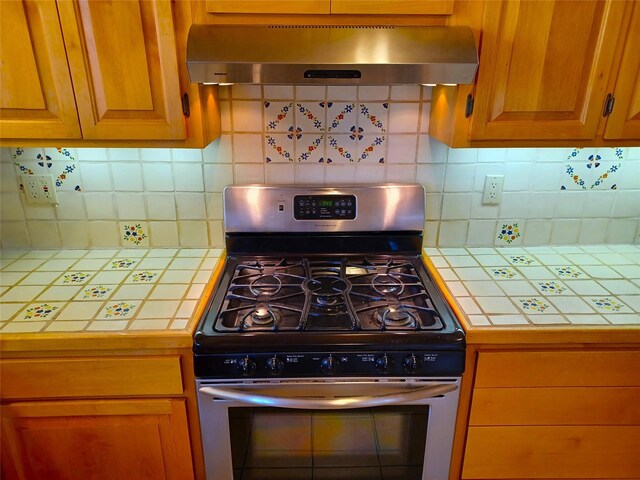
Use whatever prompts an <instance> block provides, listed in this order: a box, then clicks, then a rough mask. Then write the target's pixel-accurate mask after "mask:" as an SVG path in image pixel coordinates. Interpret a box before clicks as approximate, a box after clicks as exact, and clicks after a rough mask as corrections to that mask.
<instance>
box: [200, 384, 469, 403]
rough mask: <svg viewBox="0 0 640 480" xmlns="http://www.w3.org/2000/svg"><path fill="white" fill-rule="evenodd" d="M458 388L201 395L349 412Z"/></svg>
mask: <svg viewBox="0 0 640 480" xmlns="http://www.w3.org/2000/svg"><path fill="white" fill-rule="evenodd" d="M457 389H458V386H457V385H453V384H450V383H442V384H436V385H430V386H428V387H424V388H418V389H416V390H412V391H410V392H404V393H395V394H391V395H381V396H363V397H339V398H304V399H302V398H291V397H273V396H268V395H258V394H255V393H245V392H240V391H238V390H232V389H227V388H215V387H202V388H200V392H201V393H204V394H206V395H210V396H212V397H216V398H224V399H225V400H234V401H237V402H241V403H245V404H248V405H255V406H260V407H278V408H296V409H303V410H305V409H306V410H311V409H313V410H338V409H346V408H368V407H380V406H383V405H398V404H403V403H409V402H413V401H416V400H424V399H427V398H432V397H437V396H440V395H444V394H446V393H450V392H453V391H454V390H457Z"/></svg>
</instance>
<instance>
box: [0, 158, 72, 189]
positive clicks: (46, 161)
mask: <svg viewBox="0 0 640 480" xmlns="http://www.w3.org/2000/svg"><path fill="white" fill-rule="evenodd" d="M12 157H13V160H14V166H15V169H16V173H17V174H18V175H36V174H38V175H53V177H54V179H55V184H56V189H57V190H67V191H74V190H75V191H78V192H79V191H81V190H82V188H81V187H80V176H79V173H78V163H77V162H76V159H75V158H74V156H73V155H72V153H71V151H70V150H68V149H66V148H57V149H46V150H45V151H44V152H43V151H41V150H40V149H23V148H16V149H14V150H13V152H12ZM20 190H24V186H23V185H20Z"/></svg>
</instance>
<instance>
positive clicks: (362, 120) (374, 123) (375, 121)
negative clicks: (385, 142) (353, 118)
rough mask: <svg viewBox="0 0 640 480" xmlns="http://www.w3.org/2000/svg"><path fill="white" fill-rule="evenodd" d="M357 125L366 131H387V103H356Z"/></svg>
mask: <svg viewBox="0 0 640 480" xmlns="http://www.w3.org/2000/svg"><path fill="white" fill-rule="evenodd" d="M358 112H359V114H360V116H359V117H358V126H359V127H360V128H362V131H364V132H366V133H384V132H386V131H387V129H386V125H387V119H388V117H389V104H388V103H361V104H360V105H358Z"/></svg>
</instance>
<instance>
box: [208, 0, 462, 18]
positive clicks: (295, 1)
mask: <svg viewBox="0 0 640 480" xmlns="http://www.w3.org/2000/svg"><path fill="white" fill-rule="evenodd" d="M206 11H207V12H208V13H248V14H252V13H253V14H255V13H258V14H260V13H262V14H282V15H287V14H306V15H327V14H357V15H360V14H370V15H450V14H451V13H452V12H453V0H275V1H268V0H206Z"/></svg>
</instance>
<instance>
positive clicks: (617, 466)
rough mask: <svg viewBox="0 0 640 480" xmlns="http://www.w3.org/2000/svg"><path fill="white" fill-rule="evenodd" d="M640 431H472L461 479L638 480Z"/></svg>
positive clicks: (621, 428) (564, 428)
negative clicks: (614, 479)
mask: <svg viewBox="0 0 640 480" xmlns="http://www.w3.org/2000/svg"><path fill="white" fill-rule="evenodd" d="M639 441H640V426H637V425H634V426H615V427H606V426H599V427H594V426H586V427H585V426H553V427H551V426H539V427H470V428H469V431H468V435H467V446H466V450H465V459H464V466H463V471H462V478H464V479H491V480H495V479H500V478H503V479H514V478H519V479H525V478H548V479H560V478H566V479H577V478H581V479H611V478H618V479H622V478H636V479H637V478H638V472H640V456H638V452H637V447H638V442H639Z"/></svg>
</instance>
